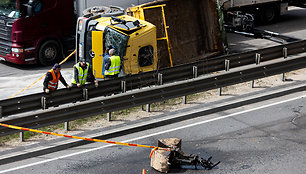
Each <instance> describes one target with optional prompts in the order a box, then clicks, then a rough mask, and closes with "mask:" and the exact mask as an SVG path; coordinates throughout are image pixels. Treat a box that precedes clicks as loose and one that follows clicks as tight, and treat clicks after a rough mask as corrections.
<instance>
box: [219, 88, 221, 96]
mask: <svg viewBox="0 0 306 174" xmlns="http://www.w3.org/2000/svg"><path fill="white" fill-rule="evenodd" d="M218 94H219V96H221V95H222V88H219V89H218Z"/></svg>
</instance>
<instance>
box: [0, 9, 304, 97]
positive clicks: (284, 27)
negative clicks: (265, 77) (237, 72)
mask: <svg viewBox="0 0 306 174" xmlns="http://www.w3.org/2000/svg"><path fill="white" fill-rule="evenodd" d="M259 28H261V29H267V30H270V31H274V32H279V33H281V34H286V35H288V36H291V37H296V38H300V39H305V38H306V10H305V9H301V8H295V7H294V8H290V11H289V13H288V14H287V15H285V16H282V18H281V19H280V21H279V22H277V23H275V24H271V25H265V26H260V27H259ZM228 42H229V49H230V52H232V53H233V52H241V51H248V50H255V49H260V48H264V47H268V46H274V45H279V44H278V43H274V42H272V41H268V40H263V39H252V38H247V37H244V36H239V35H236V34H228ZM73 65H74V57H71V58H70V60H69V61H68V62H67V63H65V64H64V65H63V68H62V74H63V76H64V78H65V79H66V81H67V82H68V83H70V80H71V78H72V74H73V72H72V66H73ZM50 68H51V67H42V66H39V65H15V64H12V63H8V62H0V70H1V71H0V100H2V99H6V98H8V97H11V96H12V95H14V94H16V93H17V92H19V91H21V90H22V89H23V88H25V87H27V86H29V85H30V84H32V83H33V82H35V81H36V80H37V79H38V78H40V77H41V76H43V75H44V74H45V73H46V72H47V71H48V70H49V69H50ZM42 83H43V82H42V80H41V81H39V82H38V83H36V84H35V85H33V86H32V87H30V88H29V89H27V90H25V91H24V92H22V93H21V94H19V95H18V96H22V95H27V94H32V93H37V92H42ZM59 88H63V85H62V84H60V85H59Z"/></svg>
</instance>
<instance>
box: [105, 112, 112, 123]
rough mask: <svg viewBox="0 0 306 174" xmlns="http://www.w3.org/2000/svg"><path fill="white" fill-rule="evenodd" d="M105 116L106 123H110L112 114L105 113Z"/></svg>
mask: <svg viewBox="0 0 306 174" xmlns="http://www.w3.org/2000/svg"><path fill="white" fill-rule="evenodd" d="M106 116H107V121H112V113H111V112H109V113H107V114H106Z"/></svg>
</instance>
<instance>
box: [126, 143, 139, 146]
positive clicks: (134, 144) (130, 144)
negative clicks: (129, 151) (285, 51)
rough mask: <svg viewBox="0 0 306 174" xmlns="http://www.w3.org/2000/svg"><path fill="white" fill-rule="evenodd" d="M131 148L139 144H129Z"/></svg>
mask: <svg viewBox="0 0 306 174" xmlns="http://www.w3.org/2000/svg"><path fill="white" fill-rule="evenodd" d="M128 145H129V146H138V145H137V144H131V143H128Z"/></svg>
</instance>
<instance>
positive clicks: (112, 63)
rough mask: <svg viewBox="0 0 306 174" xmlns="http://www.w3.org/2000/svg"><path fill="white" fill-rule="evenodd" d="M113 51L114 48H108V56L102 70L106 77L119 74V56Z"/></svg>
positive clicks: (113, 76)
mask: <svg viewBox="0 0 306 174" xmlns="http://www.w3.org/2000/svg"><path fill="white" fill-rule="evenodd" d="M115 53H116V50H115V49H110V50H109V55H110V57H109V58H108V59H107V60H106V63H105V72H104V74H105V78H106V79H110V78H116V77H118V75H119V72H120V66H121V60H120V57H119V56H116V55H115Z"/></svg>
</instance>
